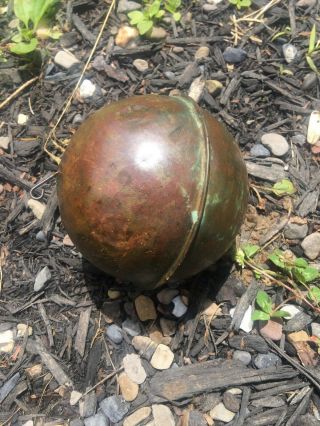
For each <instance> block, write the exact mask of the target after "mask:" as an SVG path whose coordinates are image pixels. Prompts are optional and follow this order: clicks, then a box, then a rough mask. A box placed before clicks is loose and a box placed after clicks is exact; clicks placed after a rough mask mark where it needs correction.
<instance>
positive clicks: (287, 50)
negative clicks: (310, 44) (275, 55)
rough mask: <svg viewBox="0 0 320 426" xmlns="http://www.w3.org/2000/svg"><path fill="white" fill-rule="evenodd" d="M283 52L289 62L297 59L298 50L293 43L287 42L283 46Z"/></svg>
mask: <svg viewBox="0 0 320 426" xmlns="http://www.w3.org/2000/svg"><path fill="white" fill-rule="evenodd" d="M282 52H283V56H284V59H285V60H286V62H287V64H291V62H293V61H294V60H295V58H296V56H297V53H298V50H297V48H296V46H294V45H293V44H290V43H285V44H284V45H283V46H282Z"/></svg>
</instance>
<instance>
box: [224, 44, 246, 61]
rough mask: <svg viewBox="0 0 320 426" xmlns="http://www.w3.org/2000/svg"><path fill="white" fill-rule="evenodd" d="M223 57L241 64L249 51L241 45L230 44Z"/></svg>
mask: <svg viewBox="0 0 320 426" xmlns="http://www.w3.org/2000/svg"><path fill="white" fill-rule="evenodd" d="M223 57H224V60H225V61H226V62H229V63H230V64H240V62H242V61H244V60H245V59H246V57H247V52H246V51H245V50H243V49H240V48H239V47H230V46H228V47H227V48H226V49H225V51H224V52H223Z"/></svg>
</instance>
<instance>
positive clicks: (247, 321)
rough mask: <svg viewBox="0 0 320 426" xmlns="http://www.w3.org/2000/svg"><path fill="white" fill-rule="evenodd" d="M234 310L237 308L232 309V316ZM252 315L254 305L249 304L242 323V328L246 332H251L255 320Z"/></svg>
mask: <svg viewBox="0 0 320 426" xmlns="http://www.w3.org/2000/svg"><path fill="white" fill-rule="evenodd" d="M234 311H235V308H232V309H230V315H231V318H233V315H234ZM251 316H252V306H249V307H248V309H247V310H246V312H245V314H244V316H243V318H242V321H241V324H240V328H241V330H243V331H245V332H246V333H250V331H251V330H252V328H253V321H252V319H251Z"/></svg>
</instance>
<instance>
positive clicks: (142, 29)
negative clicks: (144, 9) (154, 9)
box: [137, 20, 153, 35]
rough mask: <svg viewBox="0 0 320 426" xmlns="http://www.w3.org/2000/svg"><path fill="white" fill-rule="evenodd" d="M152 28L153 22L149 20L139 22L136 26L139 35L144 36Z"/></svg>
mask: <svg viewBox="0 0 320 426" xmlns="http://www.w3.org/2000/svg"><path fill="white" fill-rule="evenodd" d="M152 27H153V22H152V21H150V20H143V21H140V22H139V23H138V25H137V28H138V30H139V33H140V34H141V35H143V34H146V33H147V32H148V31H150V30H151V29H152Z"/></svg>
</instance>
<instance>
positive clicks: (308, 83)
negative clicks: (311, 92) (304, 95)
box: [302, 72, 318, 90]
mask: <svg viewBox="0 0 320 426" xmlns="http://www.w3.org/2000/svg"><path fill="white" fill-rule="evenodd" d="M317 82H318V77H317V74H316V73H314V72H309V73H308V74H306V75H305V76H304V77H303V82H302V89H303V90H308V89H312V88H313V87H315V86H316V84H317Z"/></svg>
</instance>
